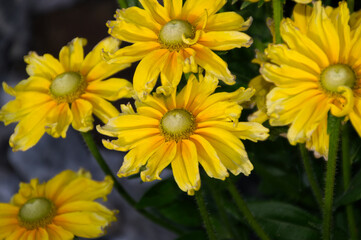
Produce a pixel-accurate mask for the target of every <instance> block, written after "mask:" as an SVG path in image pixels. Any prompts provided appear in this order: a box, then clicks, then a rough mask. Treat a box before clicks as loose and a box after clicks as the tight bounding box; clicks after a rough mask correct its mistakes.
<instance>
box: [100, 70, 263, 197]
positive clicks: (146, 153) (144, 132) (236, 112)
mask: <svg viewBox="0 0 361 240" xmlns="http://www.w3.org/2000/svg"><path fill="white" fill-rule="evenodd" d="M217 85H218V80H216V79H215V78H213V77H211V76H208V75H206V77H204V78H203V77H202V76H200V80H199V81H198V80H197V79H196V77H195V76H194V75H191V77H190V78H189V79H188V83H187V85H186V86H185V87H184V88H183V89H182V90H181V92H180V93H179V94H178V95H177V94H176V92H175V91H173V93H172V94H171V95H169V96H164V95H157V94H154V95H153V96H151V95H150V96H148V97H147V99H146V100H145V101H143V102H140V101H137V102H136V106H137V113H135V112H134V110H133V109H132V108H131V106H130V105H129V106H124V105H123V106H122V108H123V114H121V115H120V116H118V117H115V118H113V119H111V120H110V121H109V122H108V123H107V124H106V125H105V126H103V127H98V128H97V129H98V131H99V132H100V133H103V134H105V135H108V136H112V137H116V138H117V139H116V140H112V141H109V140H103V144H104V146H105V147H107V148H109V149H114V150H118V151H128V150H130V151H129V152H128V154H127V155H126V156H125V157H124V162H123V165H122V167H121V168H120V170H119V172H118V176H119V177H124V176H129V175H131V174H134V173H137V172H139V171H140V169H141V167H143V168H144V170H142V171H141V178H142V180H143V181H153V180H155V179H160V177H159V174H160V173H161V171H162V170H163V169H164V168H165V167H167V166H168V165H169V164H171V166H172V170H173V175H174V178H175V180H176V182H177V184H178V186H179V187H180V188H181V189H182V190H183V191H186V192H188V194H190V195H192V194H194V191H195V190H198V189H199V188H200V177H199V168H198V165H199V164H201V165H202V166H203V168H204V170H205V171H206V173H207V174H208V176H210V177H213V178H217V179H222V180H224V179H225V178H226V177H227V176H228V172H227V169H228V170H229V171H230V172H232V173H233V174H235V175H237V174H239V173H241V172H242V173H243V174H245V175H249V174H250V172H251V170H252V169H253V166H252V164H251V162H250V161H249V159H248V156H247V152H246V151H245V148H244V145H243V143H242V141H241V140H240V139H243V140H244V139H249V140H252V141H257V140H264V139H266V138H267V137H268V129H267V128H265V127H263V126H262V125H260V124H259V123H250V122H238V119H239V117H240V114H241V111H242V107H241V106H240V104H241V103H242V102H244V101H249V99H250V97H251V96H252V95H253V90H251V89H244V88H240V89H238V90H237V91H235V92H231V93H227V92H221V93H213V92H214V91H215V89H216V88H217Z"/></svg>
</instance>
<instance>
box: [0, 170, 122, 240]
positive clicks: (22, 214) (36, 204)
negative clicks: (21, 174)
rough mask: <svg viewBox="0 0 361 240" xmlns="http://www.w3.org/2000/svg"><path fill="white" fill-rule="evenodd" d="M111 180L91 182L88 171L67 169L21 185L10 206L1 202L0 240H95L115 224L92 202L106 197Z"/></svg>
mask: <svg viewBox="0 0 361 240" xmlns="http://www.w3.org/2000/svg"><path fill="white" fill-rule="evenodd" d="M112 187H113V181H112V180H111V178H110V177H106V178H105V180H104V181H100V182H97V181H94V180H92V179H91V175H90V173H89V172H85V171H83V170H80V171H79V172H77V173H76V172H73V171H70V170H66V171H63V172H61V173H60V174H58V175H56V176H55V177H54V178H52V179H51V180H49V181H48V182H45V183H39V181H38V179H32V180H31V181H30V183H20V189H19V192H18V193H17V194H15V195H14V196H13V197H12V199H11V201H10V203H0V223H1V224H0V239H3V240H20V239H26V240H39V239H41V240H47V239H49V240H72V239H73V238H74V235H75V236H79V237H84V238H95V237H99V236H101V235H103V234H104V228H105V227H106V226H108V225H109V224H110V222H113V221H116V218H115V211H111V210H109V209H108V208H106V207H105V206H103V205H101V204H100V203H98V202H95V201H94V200H95V199H98V198H104V199H105V198H106V196H107V195H108V194H109V193H110V192H111V190H112Z"/></svg>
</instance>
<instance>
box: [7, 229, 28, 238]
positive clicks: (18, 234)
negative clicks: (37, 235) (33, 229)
mask: <svg viewBox="0 0 361 240" xmlns="http://www.w3.org/2000/svg"><path fill="white" fill-rule="evenodd" d="M26 232H27V230H26V228H22V227H17V228H16V229H15V230H14V231H13V232H12V233H11V234H10V235H8V236H7V238H6V240H19V239H21V237H22V236H23V235H24V234H25V233H26ZM31 240H33V239H31Z"/></svg>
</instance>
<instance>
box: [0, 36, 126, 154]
mask: <svg viewBox="0 0 361 240" xmlns="http://www.w3.org/2000/svg"><path fill="white" fill-rule="evenodd" d="M85 44H86V40H85V39H83V38H75V39H74V40H73V41H72V42H70V43H69V45H68V46H65V47H63V48H62V49H61V51H60V54H59V60H57V59H55V58H54V57H53V56H52V55H50V54H45V55H43V56H39V55H37V54H36V53H35V52H30V54H29V55H28V56H26V57H25V62H26V63H27V64H28V65H27V68H26V71H27V73H28V74H29V76H30V77H29V78H28V79H26V80H23V81H21V82H20V83H19V84H18V85H17V86H15V87H14V88H12V87H9V86H8V85H7V84H6V83H5V82H3V88H4V90H5V91H6V92H7V93H8V94H10V95H12V96H14V97H15V99H14V100H12V101H10V102H8V103H7V104H6V105H5V106H3V107H2V109H1V110H0V120H1V121H3V122H4V123H5V125H8V124H10V123H13V122H19V123H18V124H17V126H16V128H15V131H14V134H12V136H11V137H10V141H9V143H10V146H11V147H12V148H13V151H17V150H23V151H25V150H27V149H29V148H30V147H32V146H34V145H35V144H36V143H37V142H38V141H39V139H40V138H41V136H42V135H43V134H44V133H45V132H47V133H48V134H50V135H51V136H53V137H55V138H57V137H60V136H61V137H63V138H65V136H66V132H67V130H68V127H69V125H70V124H72V126H73V128H74V129H76V130H78V131H82V132H86V131H89V130H90V129H92V128H93V116H92V113H94V114H95V115H96V116H97V117H98V118H99V119H100V120H102V121H103V122H104V123H105V122H107V121H108V119H109V118H111V117H115V116H117V115H118V114H119V112H118V110H117V109H116V108H115V107H114V106H113V105H112V104H111V103H110V102H108V101H107V100H110V101H114V100H117V99H119V98H122V97H130V96H131V94H130V88H131V83H130V82H128V81H126V80H125V79H119V78H110V79H107V80H104V79H106V78H108V77H109V76H111V75H113V74H114V73H116V72H118V71H120V70H122V69H124V68H126V67H128V66H129V64H108V63H106V62H105V61H104V60H103V59H102V56H101V52H102V51H116V50H117V49H118V46H119V40H117V39H114V38H110V37H109V38H106V39H104V40H103V41H101V42H100V43H99V44H98V45H97V46H95V48H94V49H93V50H92V51H91V52H90V53H89V54H88V55H87V56H86V57H85V58H84V52H83V46H84V45H85Z"/></svg>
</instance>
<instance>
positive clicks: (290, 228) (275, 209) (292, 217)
mask: <svg viewBox="0 0 361 240" xmlns="http://www.w3.org/2000/svg"><path fill="white" fill-rule="evenodd" d="M248 206H249V208H250V210H251V212H252V213H253V214H254V216H255V217H256V218H257V219H258V220H259V221H260V223H261V225H262V226H263V228H264V229H265V231H266V232H267V233H268V234H269V235H270V236H271V238H272V239H277V240H290V239H297V240H311V239H320V234H319V229H318V226H319V224H320V220H319V219H318V218H316V217H315V216H314V215H312V214H310V213H308V212H306V211H305V210H303V209H301V208H299V207H296V206H293V205H291V204H288V203H282V202H273V201H264V202H254V203H249V204H248Z"/></svg>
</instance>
